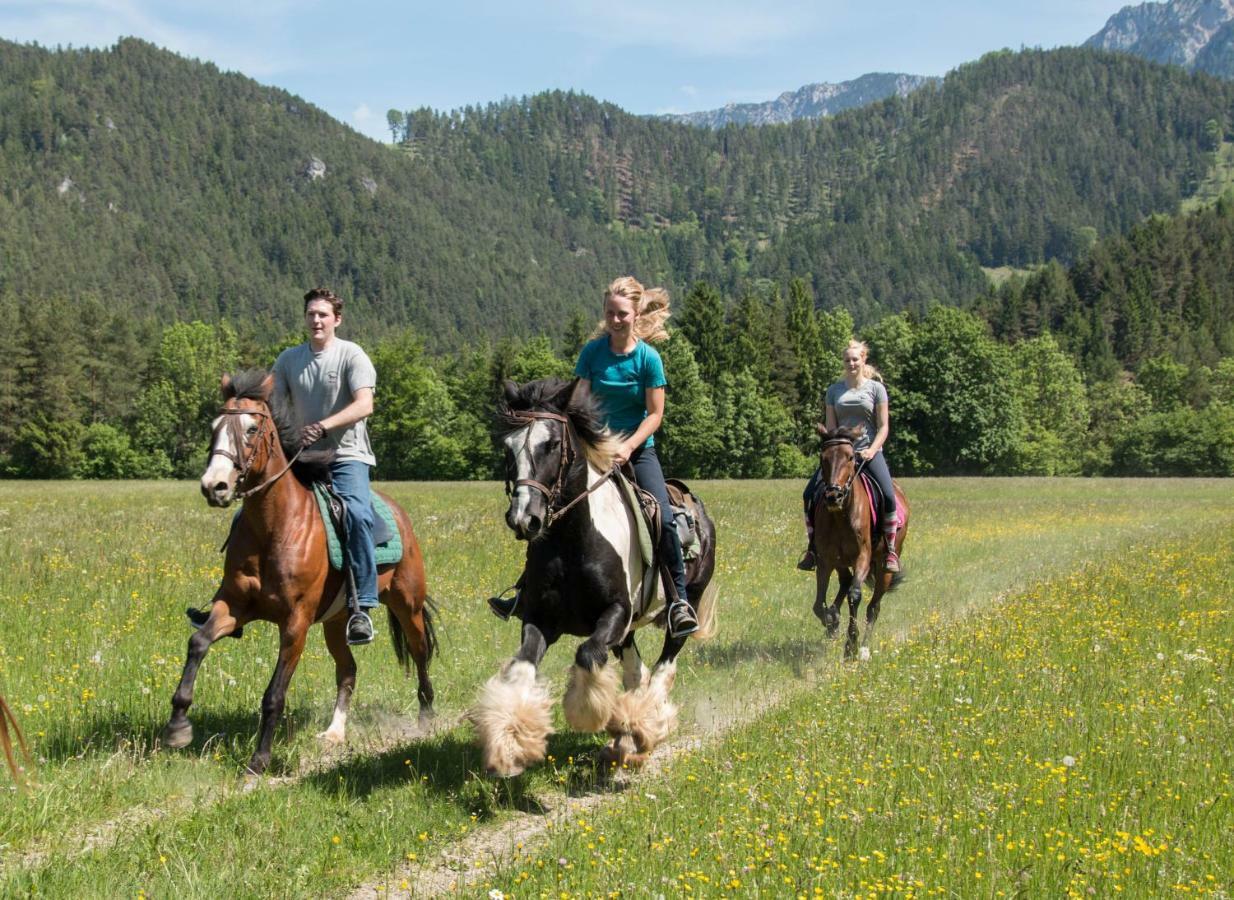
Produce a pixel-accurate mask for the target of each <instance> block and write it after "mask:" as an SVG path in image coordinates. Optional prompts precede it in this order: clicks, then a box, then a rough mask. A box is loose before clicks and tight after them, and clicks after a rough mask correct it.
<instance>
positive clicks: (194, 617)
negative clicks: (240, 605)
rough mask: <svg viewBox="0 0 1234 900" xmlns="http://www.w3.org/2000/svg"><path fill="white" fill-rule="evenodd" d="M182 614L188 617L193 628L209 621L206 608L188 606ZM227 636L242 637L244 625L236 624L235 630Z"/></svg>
mask: <svg viewBox="0 0 1234 900" xmlns="http://www.w3.org/2000/svg"><path fill="white" fill-rule="evenodd" d="M184 614H185V615H186V616H187V617H188V620H189V624H190V625H192V626H193V627H194V628H201V627H202V626H203V625H205V624H206V623H207V622H208V621H210V610H208V609H195V608H194V607H191V606H190V607H189V608H188V609H186V610H185V611H184ZM227 636H228V637H234V638H242V637H244V626H243V625H237V626H236V630H235V631H233V632H232V633H231V634H229V635H227Z"/></svg>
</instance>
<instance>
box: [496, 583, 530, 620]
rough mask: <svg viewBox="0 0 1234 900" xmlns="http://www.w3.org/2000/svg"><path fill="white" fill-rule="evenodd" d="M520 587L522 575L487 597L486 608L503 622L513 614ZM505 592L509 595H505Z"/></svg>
mask: <svg viewBox="0 0 1234 900" xmlns="http://www.w3.org/2000/svg"><path fill="white" fill-rule="evenodd" d="M522 589H523V579H522V576H519V579H518V581H516V582H514V584H513V585H511V586H510V587H508V588H506V589H505V590H504V591H502V592H501V593H500V594H498V595H497V596H496V597H489V598H488V608H489V609H491V610H492V611H493V615H495V616H496V617H497V618H499V619H501V620H502V621H503V622H504V621H507V620H508V619H509V618H510V616H512V615H514V610H515V609H516V608H517V607H518V598H519V594H520V592H521V591H522ZM506 594H509V595H510V596H509V597H507V596H506Z"/></svg>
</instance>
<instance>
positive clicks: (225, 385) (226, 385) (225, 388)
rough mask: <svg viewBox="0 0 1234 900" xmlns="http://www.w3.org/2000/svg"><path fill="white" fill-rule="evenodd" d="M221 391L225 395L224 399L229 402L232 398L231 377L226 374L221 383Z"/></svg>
mask: <svg viewBox="0 0 1234 900" xmlns="http://www.w3.org/2000/svg"><path fill="white" fill-rule="evenodd" d="M219 391H220V392H221V393H222V395H223V399H224V400H227V399H229V398H230V397H231V394H232V391H231V376H230V375H228V374H227V373H226V372H224V373H223V377H222V379H221V380H220V381H219Z"/></svg>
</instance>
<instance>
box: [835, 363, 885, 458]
mask: <svg viewBox="0 0 1234 900" xmlns="http://www.w3.org/2000/svg"><path fill="white" fill-rule="evenodd" d="M880 403H881V404H883V405H884V406H886V405H887V389H886V388H885V387H883V383H882V382H881V381H875V380H874V379H873V378H867V379H866V380H865V381H863V382H861V387H856V388H850V387H849V386H848V383H847V382H844V381H837V382H836V383H835V384H833V385H832V386H831V387H829V388H827V405H828V406H831V407H834V408H835V411H836V424H837V425H838V426H839V427H841V428H856V427H857V426H858V425H864V426H865V434H863V435H862V436H861V437H860V438H858V439H857V440H856V441H855V442H854V444H853V447H854V448H855V449H857V450H864V449H865V448H866V447H868V446H870V444H872V443H873V442H874V436H875V435H876V434H878V417H877V416H876V415H875V414H874V409H875V407H877V406H878V405H879V404H880Z"/></svg>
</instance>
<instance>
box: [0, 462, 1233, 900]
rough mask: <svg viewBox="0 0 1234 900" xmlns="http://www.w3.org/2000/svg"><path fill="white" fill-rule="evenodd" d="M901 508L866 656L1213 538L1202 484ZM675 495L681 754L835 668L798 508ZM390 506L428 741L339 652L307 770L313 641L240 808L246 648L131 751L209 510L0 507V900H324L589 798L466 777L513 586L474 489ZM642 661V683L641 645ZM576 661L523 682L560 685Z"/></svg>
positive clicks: (932, 499)
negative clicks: (416, 552) (683, 624)
mask: <svg viewBox="0 0 1234 900" xmlns="http://www.w3.org/2000/svg"><path fill="white" fill-rule="evenodd" d="M906 486H907V489H908V492H909V497H910V499H911V500H912V502H913V504H914V509H913V516H914V519H913V524H912V530H911V532H910V536H909V539H908V545H907V549H906V553H905V557H904V558H905V562H906V564H907V566H908V567H909V580H908V582H907V583H906V585H905V586H904V587H903V588H902V589H901V590H900V591H899V592H897V593H896V594H894V595H892V597H891V598H889V600H888V601H887V602H886V603H885V604H884V616H883V620H882V622H881V623H880V626H881V627H882V629H883V630H882V631H881V641H882V643H881V644H879V645H876V646H877V647H879V648H883V647H889V646H891V645H892V644H893V643H894V640H895V638H896V637H897V635H900V634H903V633H906V632H908V631H909V630H910V629H912V628H913V627H914V626H915V625H917V624H919V623H920V622H921V621H922V620H923V619H924V618H926V617H928V616H940V617H943V618H944V619H950V618H953V617H957V616H959V615H961V614H963V613H964V612H965V611H966V610H968V609H969V608H970V607H974V606H977V605H981V604H985V603H987V602H988V601H989V600H990V598H992V597H994V596H996V595H998V594H1000V593H1001V592H1005V591H1011V590H1015V589H1018V588H1021V587H1023V586H1025V585H1029V584H1032V583H1035V582H1037V581H1040V580H1041V579H1042V578H1044V577H1046V576H1048V575H1050V574H1058V573H1062V572H1066V571H1070V570H1071V569H1073V568H1074V567H1076V566H1077V565H1079V564H1080V563H1082V562H1083V561H1085V560H1086V559H1089V558H1096V557H1106V556H1110V555H1114V554H1118V553H1119V552H1121V551H1122V550H1124V549H1125V548H1128V547H1130V546H1133V545H1135V544H1137V543H1140V542H1143V541H1145V540H1149V539H1158V538H1159V539H1161V540H1166V539H1168V538H1169V537H1171V536H1173V535H1178V534H1184V533H1191V532H1195V531H1198V530H1199V529H1201V528H1203V529H1204V531H1205V533H1211V532H1212V531H1219V530H1220V529H1221V528H1224V527H1228V526H1229V524H1230V521H1231V519H1232V518H1234V510H1232V509H1231V504H1230V503H1229V501H1228V499H1226V498H1227V496H1228V493H1229V485H1228V483H1224V482H1218V481H1202V480H1191V481H1179V482H1164V481H1078V480H1077V481H1064V480H1033V479H1018V480H999V479H972V480H967V479H955V480H917V481H908V482H906ZM696 487H697V489H698V491H699V493H700V494H701V495H702V496H703V498H704V500H705V502H706V503H707V505H708V508H709V509H710V510H711V512H712V514H713V516H714V517H715V518H716V521H717V529H718V535H719V555H718V572H717V578H718V579H719V580H720V585H721V595H720V633H719V636H718V637H717V638H716V639H715V640H714V641H712V642H710V643H708V644H701V645H692V646H688V647H687V649H686V651H685V652H684V653H683V654H682V657H681V665H680V669H679V674H678V679H677V688H676V689H675V691H674V697H675V699H677V700H678V702H679V703H680V704H681V706H682V710H683V715H682V720H683V730H685V731H690V730H698V731H704V732H705V731H706V730H707V729H709V728H711V727H713V726H714V725H715V724H716V723H717V722H722V721H725V720H727V719H731V718H733V717H737V716H741V715H744V714H746V711H747V710H748V709H749V708H750V707H751V706H752V705H753V704H757V703H760V702H766V701H767V700H768V699H787V698H789V697H791V696H792V695H793V694H794V693H796V692H801V691H803V690H806V689H807V686H808V685H811V684H814V683H816V682H817V679H818V678H819V677H821V676H822V675H825V674H827V673H828V672H832V671H835V670H837V667H838V665H839V663H838V662H837V658H836V651H835V647H834V645H828V644H826V643H825V642H824V641H823V640H822V630H821V626H819V624H818V623H817V621H816V620H815V619H814V618H813V616H812V615H811V614H810V612H809V609H810V604H811V602H812V599H813V580H812V579H811V578H810V577H809V576H806V575H803V574H801V573H799V572H796V571H795V570H794V569H793V562H794V561H795V559H796V557H797V554H798V553H799V551H800V549H801V545H802V542H803V538H802V533H801V525H800V521H799V520H800V505H799V504H800V501H799V496H800V487H801V485H800V484H798V483H795V482H753V483H751V482H714V483H704V484H699V485H697V486H696ZM388 488H389V491H390V493H391V494H393V496H394V497H395V498H396V499H397V500H399V501H400V502H401V503H403V504H404V505H406V507H407V508H408V510H409V512H410V513H411V515H412V519H413V521H414V522H415V523H416V527H417V532H418V535H419V537H420V540H421V543H422V547H423V550H424V554H425V558H426V561H427V565H428V575H429V584H430V591H431V593H432V594H433V595H434V596H435V597H436V599H437V601H438V603H439V606H440V609H441V616H440V621H439V627H440V634H441V637H442V650H441V653H440V655H439V657H438V658H437V659H436V660H435V662H434V665H433V670H432V674H433V679H434V684H435V686H436V688H437V695H438V708H439V713H440V715H441V717H442V718H443V720H444V721H445V722H446V723H447V727H445V728H444V729H443V730H441V731H440V732H437V733H436V734H435V735H434V736H433V737H431V738H429V739H422V740H414V739H412V738H409V737H407V736H406V732H407V729H408V728H409V727H411V725H412V724H413V723H414V720H415V691H414V682H409V681H406V680H404V679H403V677H402V674H401V672H400V671H399V670H398V669H397V667H396V665H395V662H394V658H393V654H392V653H391V652H390V651H389V648H388V646H385V645H384V638H381V640H379V642H378V643H377V644H374V645H373V646H371V647H369V648H365V649H362V650H361V651H359V654H358V658H359V661H360V677H359V686H358V691H357V695H356V699H355V703H354V707H353V709H354V714H353V717H352V720H351V723H350V725H351V741H350V747H349V751H348V752H346V753H343V754H336V755H323V751H322V749H321V748H320V747H319V745H318V743H317V741H316V739H315V737H314V735H315V733H316V732H317V731H319V730H321V729H323V728H324V727H325V725H326V724H327V722H328V720H329V711H330V707H331V705H332V702H333V696H334V684H333V682H334V676H333V667H332V664H331V662H330V660H329V656H328V654H327V653H326V651H325V648H324V646H323V644H322V641H321V639H320V637H319V636H313V637H311V638H310V642H309V648H308V650H307V651H306V653H305V658H304V661H303V663H302V665H301V667H300V669H299V670H298V671H297V673H296V676H295V679H294V681H293V682H292V686H291V690H290V692H289V696H288V706H287V715H286V721H285V723H284V725H283V726H281V727H280V728H279V730H278V732H277V736H276V741H275V757H274V762H273V764H272V767H271V772H270V775H271V776H272V777H271V778H270V779H268V780H266V781H264V782H261V783H259V784H258V786H257V787H256V788H254V789H251V790H248V789H246V788H247V786H246V784H245V782H244V781H243V779H242V777H241V773H242V771H243V767H244V763H245V762H246V760H247V758H248V756H249V754H250V753H251V752H252V749H253V741H254V734H255V731H256V722H257V711H258V706H259V703H260V697H261V693H262V691H263V690H264V688H265V684H266V681H267V680H268V678H269V676H270V672H271V669H272V667H273V661H274V658H275V637H274V630H273V628H272V627H271V626H269V625H257V626H255V627H252V628H250V629H248V631H247V634H246V637H245V639H244V640H243V641H233V640H224V641H222V642H220V643H219V644H217V645H216V646H215V648H214V649H212V650H211V652H210V655H209V656H208V657H207V658H206V661H205V663H204V665H203V667H202V671H201V675H200V677H199V679H198V687H197V693H196V696H195V702H194V705H193V708H192V710H191V711H190V715H191V717H192V718H193V720H194V724H195V727H196V735H197V739H196V741H195V743H194V744H193V746H192V747H191V748H190V749H189V750H186V751H183V752H180V753H164V752H155V751H154V749H153V743H154V739H155V737H156V736H157V734H158V731H159V729H160V728H161V726H162V724H163V723H164V722H165V720H166V717H167V714H168V709H169V702H170V697H171V693H172V691H173V690H174V687H175V684H176V682H177V681H178V679H179V673H180V668H181V666H182V664H183V659H184V651H185V645H186V641H187V637H188V630H187V628H186V626H185V625H184V620H183V616H182V609H183V607H184V606H186V605H196V604H199V603H202V602H204V601H205V600H207V599H208V598H209V597H210V595H211V594H212V592H213V589H214V586H215V584H216V583H217V579H218V577H219V574H220V570H219V566H220V564H221V557H220V556H219V555H218V553H217V548H218V544H219V542H220V541H221V540H222V537H223V535H224V533H225V531H226V523H227V518H228V514H226V513H220V512H218V511H212V510H209V509H207V508H206V507H205V505H204V504H203V503H202V501H201V499H200V497H199V496H198V495H197V492H196V488H195V486H194V485H191V484H169V483H148V484H110V485H99V484H69V483H58V484H45V483H38V484H34V483H28V484H26V483H4V484H0V635H3V639H2V646H0V690H2V691H3V692H4V693H5V695H6V696H7V697H8V698H9V701H10V703H11V705H12V706H13V708H14V710H15V711H16V713H17V714H18V716H19V718H20V719H21V721H22V723H23V726H24V727H25V729H26V731H27V734H28V736H29V737H30V738H31V741H32V745H33V750H34V753H35V755H36V756H37V757H38V758H39V760H40V761H39V765H38V771H37V773H36V776H35V777H36V780H37V783H36V785H35V787H34V789H33V790H31V791H30V792H29V793H28V794H24V795H22V794H18V793H16V792H9V793H7V794H4V795H0V796H3V797H4V799H3V800H0V893H4V894H11V893H15V892H16V893H23V892H28V891H36V892H39V893H45V894H52V895H66V894H69V893H77V894H85V895H104V894H105V895H117V894H129V895H133V894H136V893H137V892H138V891H145V892H146V893H147V894H150V895H159V896H163V895H172V894H174V895H177V896H217V895H219V894H234V893H243V894H265V895H279V896H307V895H313V896H317V895H320V894H322V893H331V892H334V893H339V892H345V891H346V889H347V888H348V886H351V885H355V884H357V883H359V882H361V881H364V880H368V879H371V878H374V877H380V876H381V875H382V874H383V873H389V872H392V871H393V870H394V869H395V868H396V866H397V865H399V864H400V863H402V862H404V861H406V859H407V857H408V856H409V855H414V856H415V857H416V859H417V860H423V859H426V858H429V857H431V856H433V854H435V853H436V852H438V851H439V850H441V849H442V848H443V847H446V846H448V845H449V844H451V843H452V842H454V841H456V840H457V839H458V838H459V837H460V836H462V835H465V834H470V833H471V832H472V831H474V829H475V828H477V827H482V826H484V825H485V824H486V823H487V822H489V821H492V820H500V819H502V818H504V817H507V816H509V815H510V814H511V813H512V812H513V811H517V810H523V809H534V808H536V806H537V804H538V803H539V802H540V801H541V800H544V801H545V802H551V801H552V798H553V797H556V796H560V794H561V792H562V791H563V790H564V789H565V786H566V785H570V786H573V787H578V786H580V785H582V786H585V785H586V784H587V783H589V779H592V778H594V773H593V766H594V764H593V761H592V758H593V753H594V751H595V750H596V749H597V748H598V747H599V746H600V744H601V743H602V742H601V741H600V739H599V738H596V737H593V736H580V735H572V734H569V733H563V734H558V735H556V736H554V738H553V739H552V741H551V742H550V748H549V752H550V753H551V754H553V756H554V758H555V760H554V764H552V765H548V766H545V767H543V768H541V769H539V770H536V771H534V772H532V773H529V774H528V775H526V776H524V777H522V778H520V779H517V780H515V781H514V782H510V783H503V784H500V785H496V786H494V785H493V784H492V783H491V782H488V781H486V780H484V779H482V778H480V777H478V776H477V774H476V772H477V770H478V768H479V765H478V754H477V752H476V751H475V749H474V748H473V747H472V746H471V734H470V731H469V730H468V729H467V728H465V727H462V726H453V724H452V723H454V722H455V721H456V719H457V717H458V715H459V714H460V713H461V712H462V711H463V710H464V709H465V708H466V707H467V705H469V704H470V703H471V701H472V700H473V698H474V697H475V695H476V692H477V690H478V688H479V686H480V684H481V683H482V682H483V681H484V680H485V679H486V678H487V677H488V676H489V675H491V674H492V673H493V672H494V671H495V670H496V667H497V666H498V665H499V663H500V662H501V661H502V660H503V659H505V658H507V657H508V656H509V655H510V654H511V653H512V652H513V650H514V649H515V647H516V645H517V640H518V636H517V635H518V632H517V628H516V627H515V626H513V625H510V624H506V623H502V622H499V621H498V620H496V619H495V618H494V617H493V616H491V615H490V614H489V613H488V612H487V609H486V607H485V605H484V603H483V598H484V597H485V596H487V595H488V594H489V593H492V592H494V591H495V590H497V589H500V588H502V587H505V586H506V585H508V584H509V583H510V582H512V581H513V580H514V578H515V577H516V575H517V572H518V570H519V567H520V565H521V559H522V545H521V544H518V543H517V542H515V541H514V540H513V539H512V538H511V537H510V536H509V534H508V532H507V530H506V528H505V525H504V522H503V520H502V516H503V514H504V510H505V500H504V497H503V496H502V493H501V490H500V487H499V486H497V485H494V484H466V485H420V484H396V485H390V486H388ZM379 637H380V636H379ZM640 643H641V646H642V650H643V653H644V656H645V657H647V658H652V659H653V658H654V657H655V655H656V654H657V653H658V652H659V646H660V635H659V633H657V632H647V633H645V634H644V635H643V636H642V637H641V638H640ZM574 646H575V642H574V641H573V640H571V641H569V642H563V646H558V647H554V648H553V649H551V650H550V652H549V656H548V657H547V659H546V663H545V668H544V671H545V672H546V674H548V675H549V676H550V677H552V678H553V679H554V681H555V682H556V683H557V685H558V687H560V683H561V680H562V678H561V676H562V674H563V672H564V670H565V668H566V666H567V665H568V663H569V661H570V659H571V657H572V654H573V648H574ZM876 658H877V657H876ZM336 838H337V842H336V840H335V839H336Z"/></svg>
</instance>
